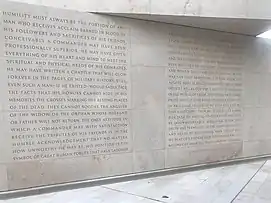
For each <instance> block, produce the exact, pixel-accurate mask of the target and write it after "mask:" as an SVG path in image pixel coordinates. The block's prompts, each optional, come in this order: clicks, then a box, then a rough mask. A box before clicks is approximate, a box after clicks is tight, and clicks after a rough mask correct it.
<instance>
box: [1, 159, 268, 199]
mask: <svg viewBox="0 0 271 203" xmlns="http://www.w3.org/2000/svg"><path fill="white" fill-rule="evenodd" d="M157 202H160V203H161V202H162V203H231V202H232V203H268V202H270V203H271V160H270V161H267V162H266V161H260V162H254V163H248V164H241V165H234V166H226V167H220V168H214V169H207V170H201V171H194V172H188V173H182V174H175V175H170V176H163V177H158V178H150V179H144V180H136V181H130V182H123V183H117V184H111V185H105V186H99V187H91V188H83V189H76V190H69V191H63V192H56V193H51V194H45V195H39V196H31V197H25V198H18V199H10V200H3V201H0V203H157Z"/></svg>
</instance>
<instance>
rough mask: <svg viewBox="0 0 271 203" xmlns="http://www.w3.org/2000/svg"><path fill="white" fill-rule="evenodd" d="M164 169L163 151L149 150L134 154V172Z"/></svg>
mask: <svg viewBox="0 0 271 203" xmlns="http://www.w3.org/2000/svg"><path fill="white" fill-rule="evenodd" d="M164 168H165V150H149V151H141V152H136V153H135V154H134V171H135V172H144V171H153V170H159V169H164Z"/></svg>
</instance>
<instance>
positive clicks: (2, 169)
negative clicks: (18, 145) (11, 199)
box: [0, 164, 8, 192]
mask: <svg viewBox="0 0 271 203" xmlns="http://www.w3.org/2000/svg"><path fill="white" fill-rule="evenodd" d="M7 189H8V179H7V168H6V166H5V165H3V164H0V192H1V191H6V190H7Z"/></svg>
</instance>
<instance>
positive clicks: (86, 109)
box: [0, 2, 271, 190]
mask: <svg viewBox="0 0 271 203" xmlns="http://www.w3.org/2000/svg"><path fill="white" fill-rule="evenodd" d="M3 3H4V2H1V4H3ZM4 4H5V5H2V6H1V7H0V8H1V10H2V13H1V18H0V20H1V21H0V25H1V26H0V28H1V30H0V37H1V38H0V45H1V49H0V63H1V64H0V65H1V67H2V68H1V69H0V73H1V74H0V83H1V88H0V95H1V96H0V129H1V132H0V182H1V183H3V184H2V185H1V184H0V190H15V189H21V188H28V187H35V186H43V185H48V184H58V183H65V182H70V181H80V180H87V179H93V180H95V179H96V178H104V177H113V176H116V175H127V174H130V175H132V174H134V173H138V172H146V171H153V170H162V169H168V168H172V167H183V166H192V165H198V164H208V163H213V162H219V161H225V160H234V159H236V158H241V157H246V158H247V157H252V156H260V155H265V154H270V153H271V150H270V149H271V148H270V147H271V144H270V143H271V142H270V132H271V129H270V126H271V125H270V122H271V117H270V115H271V112H270V103H271V102H270V101H271V96H270V94H269V92H270V86H271V83H270V81H271V80H270V79H271V77H270V64H271V63H270V59H269V55H270V53H271V52H270V50H271V49H270V43H265V42H264V41H259V40H255V39H254V38H250V37H245V36H238V35H232V34H226V33H218V32H211V31H206V30H199V29H192V28H187V27H179V26H174V25H167V24H162V23H154V22H145V21H138V20H131V19H121V18H115V17H112V16H101V15H95V14H87V13H79V12H74V11H68V10H59V9H52V8H46V7H39V6H30V5H25V4H17V3H16V4H14V3H7V2H6V3H4ZM5 171H7V178H6V179H5V177H6V175H5V174H6V172H5ZM63 171H64V172H63ZM2 179H3V180H2ZM5 180H6V182H5Z"/></svg>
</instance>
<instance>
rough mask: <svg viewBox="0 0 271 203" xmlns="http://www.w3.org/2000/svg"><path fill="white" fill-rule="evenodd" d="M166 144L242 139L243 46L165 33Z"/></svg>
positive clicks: (179, 144) (184, 145)
mask: <svg viewBox="0 0 271 203" xmlns="http://www.w3.org/2000/svg"><path fill="white" fill-rule="evenodd" d="M168 48H169V58H168V89H167V109H168V110H167V113H168V115H167V119H168V129H167V130H168V135H167V136H168V139H167V141H168V147H191V146H197V145H208V144H218V143H227V142H234V141H240V140H241V137H240V136H241V122H242V109H241V98H242V66H243V59H242V47H239V46H238V45H235V44H231V43H228V42H220V41H211V40H208V41H203V40H196V39H192V38H188V37H181V36H178V34H175V33H171V34H170V35H169V44H168Z"/></svg>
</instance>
